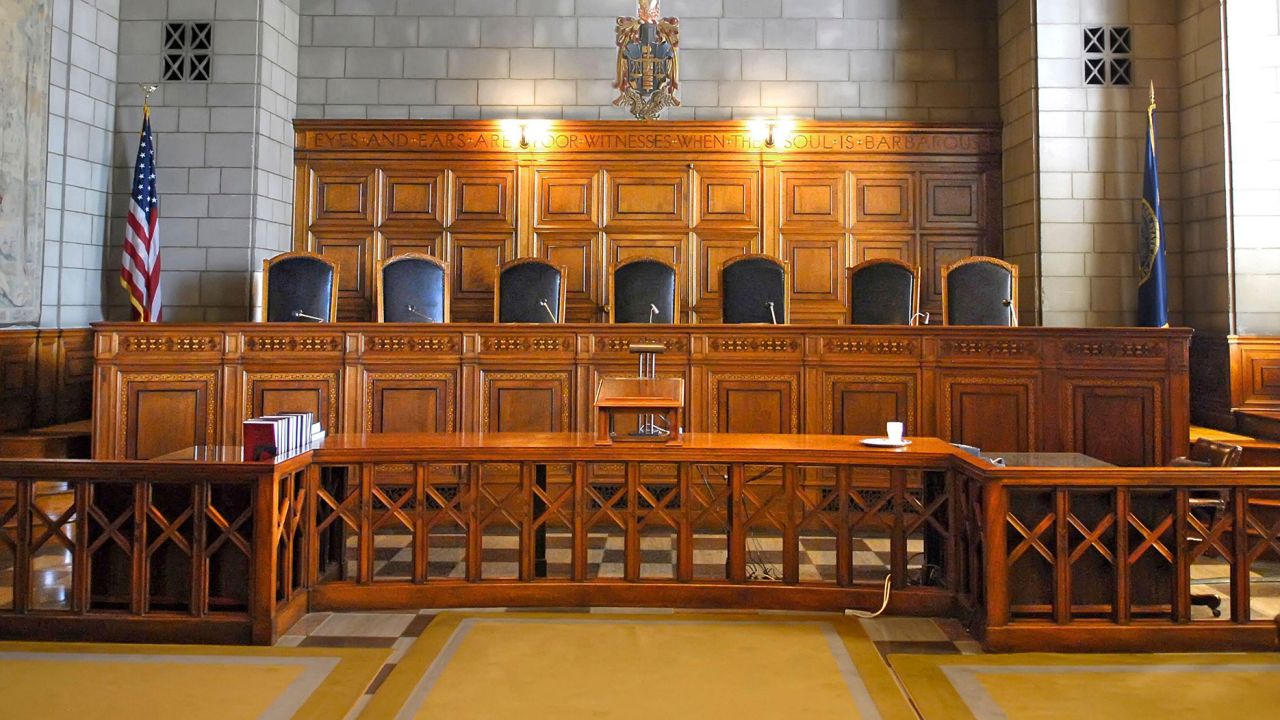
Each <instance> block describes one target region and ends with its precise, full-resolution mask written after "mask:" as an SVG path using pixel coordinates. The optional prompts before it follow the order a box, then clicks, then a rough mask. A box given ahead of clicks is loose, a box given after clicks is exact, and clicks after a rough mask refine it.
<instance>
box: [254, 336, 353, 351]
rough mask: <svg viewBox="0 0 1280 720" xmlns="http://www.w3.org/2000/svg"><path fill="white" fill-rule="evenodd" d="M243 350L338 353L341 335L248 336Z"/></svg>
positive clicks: (340, 347)
mask: <svg viewBox="0 0 1280 720" xmlns="http://www.w3.org/2000/svg"><path fill="white" fill-rule="evenodd" d="M244 349H245V350H247V351H249V352H338V351H340V350H342V336H341V335H248V336H246V337H245V340H244Z"/></svg>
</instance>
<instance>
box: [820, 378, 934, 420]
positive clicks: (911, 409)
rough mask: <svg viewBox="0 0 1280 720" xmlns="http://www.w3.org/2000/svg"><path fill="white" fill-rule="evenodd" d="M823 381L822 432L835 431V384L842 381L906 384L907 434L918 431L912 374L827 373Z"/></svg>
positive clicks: (914, 381) (915, 390)
mask: <svg viewBox="0 0 1280 720" xmlns="http://www.w3.org/2000/svg"><path fill="white" fill-rule="evenodd" d="M823 380H824V382H825V385H824V387H825V389H826V392H825V393H823V394H824V395H826V398H825V400H826V402H825V405H826V413H825V414H824V415H823V417H822V431H823V432H824V433H828V434H830V433H834V432H835V427H836V423H835V414H836V384H837V383H842V382H848V383H881V384H884V385H892V384H902V383H906V385H907V420H906V422H907V430H906V431H907V434H908V435H910V434H912V433H914V432H918V428H916V392H917V383H916V377H915V376H914V375H850V374H841V375H827V376H825V377H824V378H823Z"/></svg>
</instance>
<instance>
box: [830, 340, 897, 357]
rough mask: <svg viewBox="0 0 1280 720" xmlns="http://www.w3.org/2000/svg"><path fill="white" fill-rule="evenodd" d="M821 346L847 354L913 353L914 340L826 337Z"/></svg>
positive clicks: (834, 351) (833, 351) (832, 351)
mask: <svg viewBox="0 0 1280 720" xmlns="http://www.w3.org/2000/svg"><path fill="white" fill-rule="evenodd" d="M822 348H823V349H824V350H825V351H827V352H829V353H844V354H847V355H915V354H916V342H915V341H914V340H855V339H852V338H827V339H826V340H825V341H823V343H822Z"/></svg>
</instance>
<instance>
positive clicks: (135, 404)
mask: <svg viewBox="0 0 1280 720" xmlns="http://www.w3.org/2000/svg"><path fill="white" fill-rule="evenodd" d="M120 386H121V389H122V392H121V393H120V395H119V396H118V398H117V401H116V407H115V408H114V410H115V416H116V422H114V423H112V426H113V427H114V439H115V447H116V457H118V458H124V459H129V460H149V459H151V458H154V457H158V456H160V455H164V454H166V453H170V452H173V451H175V450H181V449H183V448H188V447H193V446H199V445H208V444H212V443H214V442H215V441H216V438H217V434H216V433H217V430H216V423H217V417H218V401H217V391H218V387H219V383H218V376H217V374H216V373H213V372H198V373H190V372H150V373H148V372H137V373H134V372H130V373H123V374H122V376H121V378H120Z"/></svg>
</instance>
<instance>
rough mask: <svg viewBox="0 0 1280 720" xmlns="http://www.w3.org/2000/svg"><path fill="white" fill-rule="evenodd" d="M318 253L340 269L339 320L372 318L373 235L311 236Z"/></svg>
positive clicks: (327, 233)
mask: <svg viewBox="0 0 1280 720" xmlns="http://www.w3.org/2000/svg"><path fill="white" fill-rule="evenodd" d="M311 242H312V246H313V247H314V248H315V252H317V253H318V254H320V255H321V256H323V257H325V258H327V259H329V260H332V261H333V262H334V263H336V264H337V266H338V320H340V321H343V322H347V321H360V320H366V319H368V318H369V317H371V314H372V307H373V306H372V298H373V267H374V264H375V263H376V262H377V261H376V260H375V258H374V243H373V235H372V233H365V232H347V231H338V230H320V231H317V232H313V233H312V241H311Z"/></svg>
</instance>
